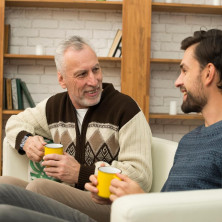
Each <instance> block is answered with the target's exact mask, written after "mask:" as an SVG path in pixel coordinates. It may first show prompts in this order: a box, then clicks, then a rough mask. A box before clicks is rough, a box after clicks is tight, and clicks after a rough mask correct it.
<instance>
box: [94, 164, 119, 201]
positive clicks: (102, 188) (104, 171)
mask: <svg viewBox="0 0 222 222" xmlns="http://www.w3.org/2000/svg"><path fill="white" fill-rule="evenodd" d="M121 172H122V171H121V170H120V169H117V168H115V167H111V166H106V167H99V168H98V177H97V180H98V185H97V189H98V190H99V192H98V196H100V197H103V198H109V196H110V194H111V193H110V191H109V187H110V184H111V180H112V179H114V178H116V179H118V180H120V178H119V177H117V176H116V173H121Z"/></svg>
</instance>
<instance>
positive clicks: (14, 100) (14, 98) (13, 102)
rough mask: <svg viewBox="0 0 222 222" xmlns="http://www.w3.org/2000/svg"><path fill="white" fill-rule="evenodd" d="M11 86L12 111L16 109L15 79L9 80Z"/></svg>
mask: <svg viewBox="0 0 222 222" xmlns="http://www.w3.org/2000/svg"><path fill="white" fill-rule="evenodd" d="M11 84H12V107H13V109H18V93H17V84H16V79H15V78H13V79H11Z"/></svg>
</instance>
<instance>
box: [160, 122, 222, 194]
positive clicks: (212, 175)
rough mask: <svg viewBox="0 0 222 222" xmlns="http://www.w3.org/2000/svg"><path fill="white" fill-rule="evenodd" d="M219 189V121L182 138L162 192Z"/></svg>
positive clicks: (221, 161)
mask: <svg viewBox="0 0 222 222" xmlns="http://www.w3.org/2000/svg"><path fill="white" fill-rule="evenodd" d="M216 188H222V121H219V122H217V123H215V124H213V125H211V126H208V127H205V126H204V125H203V126H200V127H198V128H196V129H195V130H193V131H191V132H190V133H188V134H187V135H185V136H184V137H183V138H182V139H181V141H180V143H179V145H178V149H177V151H176V155H175V159H174V164H173V167H172V169H171V171H170V173H169V177H168V179H167V181H166V183H165V185H164V186H163V188H162V192H167V191H183V190H197V189H216Z"/></svg>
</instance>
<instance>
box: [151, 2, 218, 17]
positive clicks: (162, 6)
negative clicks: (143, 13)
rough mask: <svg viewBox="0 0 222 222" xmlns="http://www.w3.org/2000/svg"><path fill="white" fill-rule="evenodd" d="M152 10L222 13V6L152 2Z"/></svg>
mask: <svg viewBox="0 0 222 222" xmlns="http://www.w3.org/2000/svg"><path fill="white" fill-rule="evenodd" d="M152 11H154V12H155V11H157V12H173V13H194V14H196V13H198V14H216V15H221V14H222V6H214V5H200V4H179V3H158V2H153V3H152Z"/></svg>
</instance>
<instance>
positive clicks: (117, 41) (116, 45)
mask: <svg viewBox="0 0 222 222" xmlns="http://www.w3.org/2000/svg"><path fill="white" fill-rule="evenodd" d="M121 42H122V30H120V29H118V30H117V33H116V36H115V38H114V40H113V43H112V45H111V48H110V50H109V53H108V57H121V55H122V47H121ZM118 50H120V52H118ZM117 52H118V55H120V56H117Z"/></svg>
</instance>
